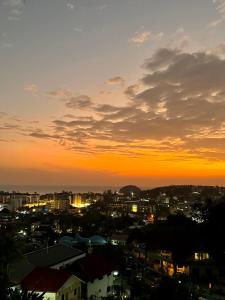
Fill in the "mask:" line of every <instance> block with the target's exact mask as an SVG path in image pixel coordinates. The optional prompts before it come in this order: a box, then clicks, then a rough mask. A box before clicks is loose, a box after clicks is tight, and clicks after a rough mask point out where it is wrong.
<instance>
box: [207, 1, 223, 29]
mask: <svg viewBox="0 0 225 300" xmlns="http://www.w3.org/2000/svg"><path fill="white" fill-rule="evenodd" d="M212 2H213V4H214V5H215V8H216V10H217V12H218V13H219V15H220V18H218V19H217V20H214V21H212V22H210V23H209V27H217V26H219V25H221V24H223V23H224V21H225V0H212Z"/></svg>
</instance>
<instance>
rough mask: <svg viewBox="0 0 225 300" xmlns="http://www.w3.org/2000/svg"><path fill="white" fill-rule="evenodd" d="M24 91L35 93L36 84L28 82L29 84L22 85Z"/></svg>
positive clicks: (36, 90) (36, 89) (37, 89)
mask: <svg viewBox="0 0 225 300" xmlns="http://www.w3.org/2000/svg"><path fill="white" fill-rule="evenodd" d="M24 91H26V92H30V93H32V94H37V92H38V91H39V88H38V86H37V85H36V84H34V83H30V84H27V85H25V86H24Z"/></svg>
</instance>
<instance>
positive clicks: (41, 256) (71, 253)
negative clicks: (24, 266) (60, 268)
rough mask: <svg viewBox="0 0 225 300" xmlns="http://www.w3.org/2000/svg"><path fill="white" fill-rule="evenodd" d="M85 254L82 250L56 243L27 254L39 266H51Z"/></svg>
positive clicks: (31, 261) (28, 258) (29, 259)
mask: <svg viewBox="0 0 225 300" xmlns="http://www.w3.org/2000/svg"><path fill="white" fill-rule="evenodd" d="M81 254H83V252H82V251H80V250H78V249H74V248H72V247H67V246H64V245H54V246H51V247H48V248H44V249H41V250H38V251H34V252H31V253H28V254H26V257H27V260H28V261H29V262H30V263H31V264H33V265H34V266H37V267H50V266H54V265H56V264H59V263H61V262H63V261H65V260H67V259H70V258H73V257H76V256H79V255H81Z"/></svg>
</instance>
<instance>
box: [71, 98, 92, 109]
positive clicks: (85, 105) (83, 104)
mask: <svg viewBox="0 0 225 300" xmlns="http://www.w3.org/2000/svg"><path fill="white" fill-rule="evenodd" d="M92 105H93V103H92V101H91V98H90V97H89V96H87V95H80V96H77V97H71V98H70V99H69V100H68V101H67V102H66V107H68V108H73V109H81V110H82V109H89V108H91V107H92Z"/></svg>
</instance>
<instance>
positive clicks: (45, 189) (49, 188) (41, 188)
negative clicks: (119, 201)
mask: <svg viewBox="0 0 225 300" xmlns="http://www.w3.org/2000/svg"><path fill="white" fill-rule="evenodd" d="M119 189H120V187H118V186H76V185H0V190H2V191H5V192H12V191H15V192H21V193H26V192H28V193H34V192H36V193H39V194H45V193H53V192H62V191H71V192H73V193H86V192H94V193H103V192H104V191H107V190H112V191H119Z"/></svg>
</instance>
